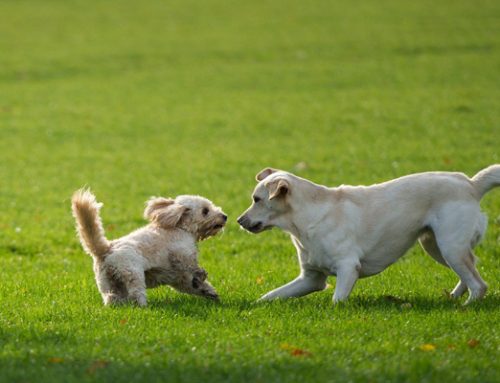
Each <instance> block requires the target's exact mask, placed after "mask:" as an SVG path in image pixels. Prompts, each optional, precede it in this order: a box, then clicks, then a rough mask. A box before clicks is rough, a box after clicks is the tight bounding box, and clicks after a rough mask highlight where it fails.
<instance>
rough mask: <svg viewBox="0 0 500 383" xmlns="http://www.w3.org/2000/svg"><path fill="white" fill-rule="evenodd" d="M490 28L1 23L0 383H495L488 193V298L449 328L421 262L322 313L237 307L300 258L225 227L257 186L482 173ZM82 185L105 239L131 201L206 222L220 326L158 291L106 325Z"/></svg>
mask: <svg viewBox="0 0 500 383" xmlns="http://www.w3.org/2000/svg"><path fill="white" fill-rule="evenodd" d="M499 20H500V3H499V2H498V1H461V0H460V1H451V0H448V1H428V0H422V1H414V2H407V1H400V0H389V1H381V2H375V1H368V0H366V1H365V0H359V1H357V0H356V1H316V0H315V1H299V0H297V1H295V0H292V1H261V0H257V1H252V2H243V1H193V0H186V1H159V0H158V1H150V0H148V1H114V0H110V1H97V0H96V1H90V0H86V1H83V0H82V1H70V0H65V1H62V0H61V1H56V0H50V1H49V0H47V1H34V0H31V1H29V0H22V1H20V0H4V1H2V2H0V52H1V54H0V163H1V166H0V180H1V181H0V269H1V270H2V271H1V274H0V381H2V382H33V381H37V382H58V381H61V382H71V381H114V382H128V381H176V382H197V381H200V382H220V381H225V380H227V381H261V382H294V381H296V382H304V381H308V382H325V381H342V382H343V381H359V382H386V381H402V382H466V381H467V382H469V381H475V382H499V381H500V368H499V364H498V360H499V358H500V355H499V354H500V353H499V344H500V341H499V339H500V338H499V335H500V330H499V318H500V315H499V314H500V309H499V303H500V278H499V275H500V274H499V273H500V257H499V255H500V194H499V192H498V191H495V192H492V193H490V194H489V195H488V196H486V197H485V199H484V200H483V203H482V206H483V208H484V210H485V211H486V212H487V213H488V214H489V216H490V223H489V229H488V232H487V235H486V237H485V240H484V241H483V243H482V244H481V245H480V246H479V247H478V249H477V254H478V256H479V257H480V258H481V260H482V262H481V263H480V265H479V269H480V273H481V274H482V276H483V277H484V279H485V280H486V281H487V282H488V283H489V286H490V290H489V292H488V295H487V297H486V298H485V299H484V300H483V301H482V302H478V303H476V304H474V305H472V306H470V307H465V308H464V307H462V306H461V305H460V303H455V302H452V301H449V300H447V299H446V298H445V296H444V294H443V289H448V290H449V289H451V288H452V287H453V286H454V284H455V283H456V277H455V276H454V274H453V273H452V272H451V271H449V270H447V269H445V268H443V267H442V266H440V265H438V264H436V263H435V262H434V261H433V260H432V259H430V258H429V257H427V256H425V255H424V254H423V252H422V250H420V249H419V248H414V249H412V251H411V252H410V253H409V254H408V255H407V256H406V257H404V258H403V259H402V260H401V261H400V262H398V263H397V264H395V265H394V266H392V267H391V268H389V269H388V270H386V271H385V272H384V273H382V274H380V275H378V276H375V277H372V278H368V279H365V280H361V281H359V283H358V284H357V286H356V288H355V290H354V292H353V294H352V296H351V298H350V300H349V301H348V302H347V303H345V304H343V305H341V306H338V307H333V306H332V303H331V297H332V294H333V289H332V288H330V289H328V290H326V291H323V292H320V293H316V294H313V295H310V296H307V297H305V298H302V299H298V300H289V301H284V302H274V303H271V304H255V303H254V301H255V300H256V299H257V298H258V297H259V296H260V295H261V294H263V293H265V292H267V291H269V290H270V289H272V288H275V287H277V286H279V285H281V284H283V283H285V282H287V281H289V280H291V279H292V278H294V277H295V276H296V274H297V271H298V265H297V263H296V256H295V255H294V251H293V247H292V245H291V243H290V241H289V239H288V238H287V236H286V235H285V234H283V233H281V232H279V231H277V230H273V231H271V232H266V233H264V234H261V235H259V236H251V235H249V234H246V233H244V232H243V231H241V230H240V229H239V228H238V226H237V224H236V222H235V218H236V217H237V216H238V215H239V214H240V213H241V212H242V211H243V210H244V209H245V208H246V207H247V205H248V204H249V202H250V198H249V197H250V192H251V190H252V188H253V187H254V180H253V177H254V176H255V174H256V173H257V172H258V171H259V170H260V169H262V168H263V167H265V166H273V167H278V168H283V169H286V170H290V171H294V172H296V173H297V174H299V175H301V176H304V177H307V178H310V179H312V180H314V181H316V182H318V183H323V184H328V185H337V184H341V183H349V184H370V183H374V182H379V181H383V180H387V179H390V178H393V177H396V176H400V175H404V174H407V173H411V172H417V171H425V170H438V169H440V170H459V171H464V172H466V173H468V174H470V175H472V174H474V173H475V172H476V171H478V170H479V169H481V168H482V167H484V166H486V165H489V164H492V163H498V162H500V149H499V143H500V141H499V139H500V127H499V122H500V106H499V104H498V100H499V99H500V87H499V85H500V80H499V76H498V74H499V69H500V39H499V36H500V28H499ZM300 162H305V163H306V165H307V166H306V168H305V169H303V168H302V167H297V164H298V163H300ZM82 185H89V186H91V187H92V188H93V190H94V192H95V193H96V194H97V197H98V199H99V200H100V201H103V202H104V203H105V207H104V209H103V219H104V222H105V224H106V229H107V233H108V236H109V237H110V238H114V237H117V236H120V235H122V234H125V233H127V232H129V231H130V230H132V229H134V228H136V227H138V226H140V225H142V224H143V223H144V222H143V220H142V218H141V216H142V209H143V206H144V205H143V204H144V201H145V200H146V199H147V198H148V197H149V196H151V195H165V196H174V195H176V194H181V193H197V194H201V195H204V196H206V197H208V198H210V199H212V200H213V201H214V202H215V203H216V204H218V205H221V206H222V207H223V208H224V210H225V211H226V213H228V214H229V216H230V222H229V224H228V227H227V229H226V231H225V233H224V234H223V235H222V236H220V237H218V238H214V239H210V240H208V241H207V242H204V243H202V244H201V245H200V250H201V264H202V265H203V266H204V267H205V268H206V269H207V270H208V271H209V274H210V280H211V281H212V282H213V284H214V285H215V286H216V287H217V289H218V291H219V293H220V295H221V298H222V302H221V303H220V304H214V303H212V302H208V301H204V300H201V299H197V298H195V297H190V296H186V295H181V294H179V293H177V292H174V291H172V290H170V289H168V288H166V287H163V288H159V289H156V290H151V291H150V292H149V300H150V306H149V307H148V308H146V309H138V308H134V307H120V308H105V307H103V306H102V303H101V299H100V296H99V294H98V292H97V289H96V287H95V283H94V280H93V273H92V270H91V260H90V258H89V257H88V256H86V255H85V254H84V253H83V251H82V250H81V247H80V245H79V243H78V241H77V239H76V236H75V232H74V227H73V221H72V218H71V214H70V208H69V198H70V196H71V194H72V192H73V191H74V190H75V189H77V188H79V187H81V186H82ZM329 282H330V283H331V284H332V285H334V284H335V279H334V278H331V279H330V280H329ZM471 339H476V340H478V341H479V344H478V345H477V346H475V347H471V346H470V345H468V342H469V341H470V340H471ZM425 344H432V345H434V346H435V349H434V350H429V351H425V350H422V349H421V346H422V345H425ZM471 345H472V346H474V342H472V343H471ZM431 348H432V347H431ZM297 349H300V350H305V351H304V353H303V354H301V352H300V351H296V350H297ZM424 349H425V347H424ZM294 350H295V351H294ZM297 354H299V355H297Z"/></svg>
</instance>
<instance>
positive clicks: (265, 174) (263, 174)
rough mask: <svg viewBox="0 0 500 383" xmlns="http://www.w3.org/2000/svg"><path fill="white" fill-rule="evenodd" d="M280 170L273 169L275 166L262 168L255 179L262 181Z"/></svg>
mask: <svg viewBox="0 0 500 383" xmlns="http://www.w3.org/2000/svg"><path fill="white" fill-rule="evenodd" d="M277 171H278V170H277V169H273V168H265V169H262V170H261V171H260V172H259V173H258V174H257V175H256V176H255V179H256V180H257V181H262V180H263V179H264V178H266V177H268V176H269V175H271V174H273V173H276V172H277Z"/></svg>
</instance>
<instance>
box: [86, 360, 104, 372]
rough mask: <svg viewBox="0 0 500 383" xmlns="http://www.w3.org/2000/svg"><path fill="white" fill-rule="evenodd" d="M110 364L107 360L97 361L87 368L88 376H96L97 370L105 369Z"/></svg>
mask: <svg viewBox="0 0 500 383" xmlns="http://www.w3.org/2000/svg"><path fill="white" fill-rule="evenodd" d="M108 364H109V362H108V361H107V360H102V359H101V360H96V361H94V362H93V363H92V364H91V365H90V366H89V368H87V374H90V375H92V374H95V372H96V371H97V370H100V369H102V368H105V367H106V366H107V365H108Z"/></svg>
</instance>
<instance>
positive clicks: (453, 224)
mask: <svg viewBox="0 0 500 383" xmlns="http://www.w3.org/2000/svg"><path fill="white" fill-rule="evenodd" d="M256 178H257V181H259V183H258V184H257V186H256V188H255V190H254V193H253V204H252V205H251V206H250V207H249V208H248V210H247V211H245V212H244V213H243V214H242V215H241V216H240V217H239V218H238V223H239V224H240V225H241V226H242V227H243V228H245V229H246V230H248V231H250V232H252V233H259V232H262V231H263V230H266V229H269V228H272V227H279V228H280V229H282V230H284V231H286V232H288V233H290V235H291V238H292V242H293V244H294V245H295V247H296V249H297V252H298V257H299V263H300V269H301V272H300V275H299V277H297V278H296V279H295V280H293V281H292V282H290V283H288V284H286V285H284V286H282V287H280V288H278V289H276V290H273V291H271V292H269V293H267V294H266V295H264V296H263V297H262V298H261V299H263V300H271V299H275V298H288V297H299V296H303V295H306V294H309V293H311V292H314V291H318V290H323V289H324V288H325V281H326V278H327V277H328V276H329V275H336V276H337V283H336V287H335V293H334V296H333V300H334V302H338V301H342V300H345V299H347V298H348V297H349V294H350V293H351V290H352V288H353V287H354V284H355V283H356V281H357V279H358V278H363V277H368V276H371V275H375V274H377V273H380V272H381V271H383V270H384V269H385V268H387V267H388V266H389V265H391V264H392V263H394V262H395V261H396V260H397V259H398V258H400V257H401V256H402V255H403V254H405V252H406V251H407V250H408V249H409V248H410V247H412V246H413V244H414V243H415V241H416V240H418V241H419V242H420V244H421V246H422V247H423V248H424V250H425V251H426V252H427V253H428V254H429V255H431V256H432V257H433V258H434V259H435V260H436V261H438V262H439V263H441V264H443V265H445V266H449V267H450V268H451V269H452V270H453V271H454V272H455V273H457V274H458V276H459V277H460V282H459V283H458V284H457V286H456V287H455V288H454V290H453V291H452V293H451V295H452V297H455V298H458V297H460V296H461V295H463V294H464V293H465V292H466V290H467V288H468V289H469V291H470V295H469V298H468V300H467V302H466V303H469V302H471V301H473V300H475V299H478V298H482V297H483V296H484V294H485V293H486V289H487V285H486V283H485V282H484V281H483V280H482V279H481V276H480V275H479V273H478V271H477V269H476V267H475V263H476V257H475V256H474V254H473V252H472V249H473V248H474V246H476V245H477V244H478V243H479V241H480V240H481V238H482V236H483V234H484V232H485V230H486V223H487V219H486V216H485V215H484V214H483V213H481V210H480V207H479V201H480V200H481V198H482V197H483V195H484V194H485V193H486V192H488V191H489V190H490V189H492V188H493V187H495V186H500V165H493V166H490V167H488V168H486V169H484V170H482V171H481V172H479V173H478V174H476V175H475V176H474V177H472V178H469V177H467V176H466V175H464V174H462V173H448V172H429V173H420V174H413V175H409V176H406V177H401V178H397V179H395V180H392V181H389V182H385V183H382V184H376V185H372V186H345V185H342V186H339V187H336V188H328V187H325V186H321V185H317V184H314V183H312V182H310V181H308V180H305V179H303V178H300V177H297V176H295V175H293V174H290V173H287V172H284V171H279V170H274V169H271V168H267V169H264V170H262V171H261V172H260V173H259V174H258V175H257V177H256Z"/></svg>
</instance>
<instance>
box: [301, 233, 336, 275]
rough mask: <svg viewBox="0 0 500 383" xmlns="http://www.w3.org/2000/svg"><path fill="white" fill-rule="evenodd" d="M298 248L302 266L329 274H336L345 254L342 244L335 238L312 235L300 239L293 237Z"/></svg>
mask: <svg viewBox="0 0 500 383" xmlns="http://www.w3.org/2000/svg"><path fill="white" fill-rule="evenodd" d="M292 241H293V242H294V244H295V247H296V248H297V250H298V254H299V261H300V264H301V267H302V268H304V269H309V270H316V271H320V272H322V273H324V274H328V275H336V273H337V265H338V263H339V261H340V260H341V259H342V258H343V257H344V256H345V252H344V253H342V251H341V249H342V247H343V246H342V244H341V243H338V242H337V241H334V240H333V238H328V236H326V237H323V238H321V237H316V236H311V237H310V239H309V238H307V239H305V240H304V239H303V240H299V239H297V238H294V237H293V238H292Z"/></svg>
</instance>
